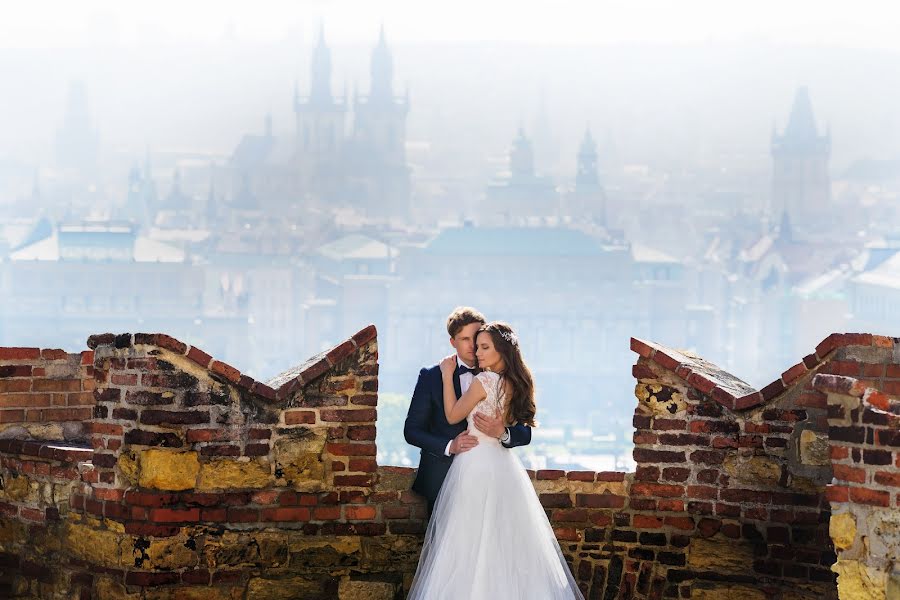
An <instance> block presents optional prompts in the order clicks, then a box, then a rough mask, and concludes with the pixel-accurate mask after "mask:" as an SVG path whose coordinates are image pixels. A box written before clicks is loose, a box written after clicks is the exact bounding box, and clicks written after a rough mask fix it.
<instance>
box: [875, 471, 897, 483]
mask: <svg viewBox="0 0 900 600" xmlns="http://www.w3.org/2000/svg"><path fill="white" fill-rule="evenodd" d="M875 483H877V484H879V485H885V486H890V487H900V473H895V472H892V471H878V472H876V473H875Z"/></svg>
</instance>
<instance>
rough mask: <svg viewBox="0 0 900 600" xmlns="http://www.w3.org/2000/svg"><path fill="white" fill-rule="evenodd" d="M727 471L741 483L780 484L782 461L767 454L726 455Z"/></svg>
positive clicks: (725, 465)
mask: <svg viewBox="0 0 900 600" xmlns="http://www.w3.org/2000/svg"><path fill="white" fill-rule="evenodd" d="M723 467H724V468H725V472H726V473H728V474H729V475H730V476H731V477H733V478H734V479H736V480H737V481H740V482H741V483H748V484H753V485H767V486H768V485H778V483H779V481H781V463H780V462H778V461H777V460H775V459H773V458H769V457H767V456H752V457H750V458H743V457H740V456H737V455H735V454H730V455H728V456H726V457H725V464H724V465H723Z"/></svg>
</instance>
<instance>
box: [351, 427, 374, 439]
mask: <svg viewBox="0 0 900 600" xmlns="http://www.w3.org/2000/svg"><path fill="white" fill-rule="evenodd" d="M375 435H376V430H375V426H374V425H351V426H350V427H348V428H347V437H348V438H350V439H351V440H374V439H375Z"/></svg>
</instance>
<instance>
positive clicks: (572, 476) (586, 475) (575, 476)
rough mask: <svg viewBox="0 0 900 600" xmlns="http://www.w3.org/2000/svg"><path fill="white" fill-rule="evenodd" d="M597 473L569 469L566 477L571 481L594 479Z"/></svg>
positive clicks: (590, 480)
mask: <svg viewBox="0 0 900 600" xmlns="http://www.w3.org/2000/svg"><path fill="white" fill-rule="evenodd" d="M595 477H596V473H594V472H593V471H569V472H567V473H566V479H568V480H569V481H589V482H592V481H594V478H595Z"/></svg>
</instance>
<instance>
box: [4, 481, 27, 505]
mask: <svg viewBox="0 0 900 600" xmlns="http://www.w3.org/2000/svg"><path fill="white" fill-rule="evenodd" d="M2 495H3V496H5V497H6V498H9V499H10V500H15V501H17V502H21V501H23V500H25V499H26V498H28V497H29V496H33V494H32V493H31V482H30V481H29V480H28V478H27V477H25V476H24V475H19V476H18V477H12V476H11V475H10V476H8V477H5V478H4V479H3V492H2Z"/></svg>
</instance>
